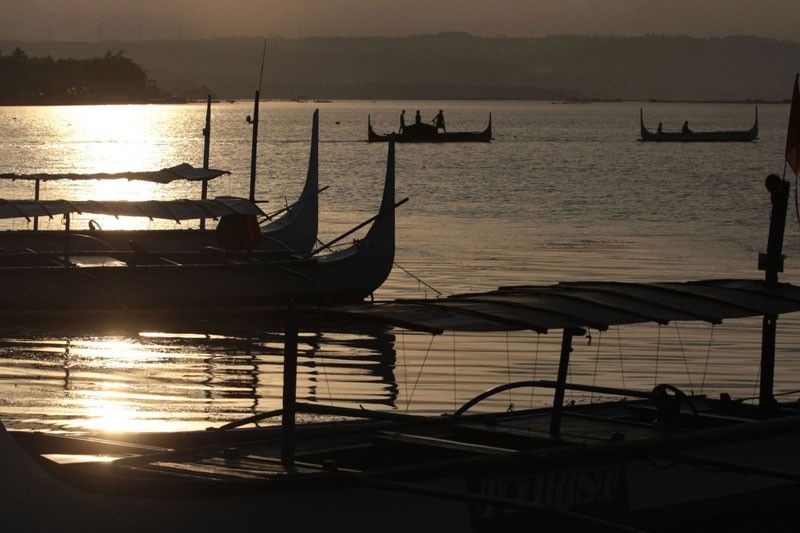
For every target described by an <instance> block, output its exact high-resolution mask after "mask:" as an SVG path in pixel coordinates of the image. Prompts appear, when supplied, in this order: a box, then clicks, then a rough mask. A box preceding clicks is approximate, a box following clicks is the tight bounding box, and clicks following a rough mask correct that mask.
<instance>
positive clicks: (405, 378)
mask: <svg viewBox="0 0 800 533" xmlns="http://www.w3.org/2000/svg"><path fill="white" fill-rule="evenodd" d="M400 353H401V355H402V356H403V362H402V365H403V383H405V385H406V386H405V387H403V391H404V392H405V394H406V403H408V367H407V366H406V333H405V330H403V329H401V330H400Z"/></svg>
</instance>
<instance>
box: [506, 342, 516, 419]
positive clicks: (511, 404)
mask: <svg viewBox="0 0 800 533" xmlns="http://www.w3.org/2000/svg"><path fill="white" fill-rule="evenodd" d="M506 372H507V373H508V384H509V385H510V384H511V353H510V352H509V349H508V331H506ZM513 410H514V402H513V400H512V394H511V389H508V411H509V412H511V411H513Z"/></svg>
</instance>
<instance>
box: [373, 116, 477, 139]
mask: <svg viewBox="0 0 800 533" xmlns="http://www.w3.org/2000/svg"><path fill="white" fill-rule="evenodd" d="M390 138H394V140H395V141H397V142H399V143H448V142H452V143H466V142H486V143H488V142H490V141H491V140H492V114H491V113H489V124H488V125H487V126H486V129H484V130H483V131H456V132H442V133H439V132H438V130H437V129H436V128H435V127H434V126H433V125H431V124H425V123H422V122H420V123H418V124H408V125H406V126H405V127H404V128H403V131H401V132H399V133H388V134H385V135H380V134H378V133H375V131H374V130H373V129H372V116H367V141H368V142H371V143H374V142H387V141H388V140H389V139H390Z"/></svg>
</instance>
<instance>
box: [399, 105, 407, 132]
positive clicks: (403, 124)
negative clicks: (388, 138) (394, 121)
mask: <svg viewBox="0 0 800 533" xmlns="http://www.w3.org/2000/svg"><path fill="white" fill-rule="evenodd" d="M404 129H406V110H405V109H403V111H401V112H400V133H403V130H404Z"/></svg>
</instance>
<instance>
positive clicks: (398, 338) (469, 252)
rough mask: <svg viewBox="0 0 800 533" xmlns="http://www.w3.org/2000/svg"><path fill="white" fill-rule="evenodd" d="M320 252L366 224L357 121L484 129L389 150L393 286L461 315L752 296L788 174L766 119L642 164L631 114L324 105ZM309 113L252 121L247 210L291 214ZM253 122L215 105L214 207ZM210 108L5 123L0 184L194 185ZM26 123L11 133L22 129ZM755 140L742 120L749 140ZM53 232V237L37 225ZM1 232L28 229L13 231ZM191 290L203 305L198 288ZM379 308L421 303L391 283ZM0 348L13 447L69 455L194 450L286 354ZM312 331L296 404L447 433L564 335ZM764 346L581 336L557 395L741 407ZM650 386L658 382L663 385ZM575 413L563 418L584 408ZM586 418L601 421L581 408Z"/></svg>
mask: <svg viewBox="0 0 800 533" xmlns="http://www.w3.org/2000/svg"><path fill="white" fill-rule="evenodd" d="M320 107H321V110H320V113H321V116H320V119H321V139H322V145H321V147H320V182H321V185H322V186H326V185H328V186H330V189H329V190H327V191H326V192H325V193H323V194H322V195H321V197H320V206H321V214H320V239H321V240H323V241H326V240H329V239H332V238H334V237H336V236H338V235H339V234H341V233H343V232H344V231H346V230H347V229H349V228H350V227H352V226H354V225H355V224H357V223H359V222H361V221H363V220H365V219H366V218H368V217H370V216H372V215H373V214H374V211H375V209H376V208H377V206H378V202H379V200H378V199H379V195H380V190H381V187H382V180H383V175H384V171H385V158H386V146H385V145H371V144H367V143H365V142H363V141H364V138H365V136H366V132H365V128H366V115H367V114H368V113H370V114H372V120H373V125H374V126H375V127H376V128H377V129H381V130H390V129H392V128H393V127H394V125H395V124H396V121H397V114H398V113H399V110H400V109H402V108H406V109H416V108H420V109H422V110H423V115H426V113H429V112H431V113H432V112H435V111H436V110H438V109H440V108H444V109H445V112H446V113H447V115H448V129H450V128H453V129H454V130H455V129H464V130H475V129H480V128H482V127H483V126H484V125H485V121H486V117H488V112H489V111H492V112H493V117H494V126H495V130H496V131H495V135H496V137H497V139H496V141H495V142H493V143H492V144H490V145H485V146H484V145H481V146H469V145H468V146H455V145H454V146H408V145H404V146H399V147H398V152H397V157H398V161H397V176H398V184H397V186H398V197H404V196H410V198H411V200H410V202H409V203H408V204H407V205H405V206H403V207H402V208H400V210H399V211H398V215H397V216H398V218H397V254H396V259H397V262H398V264H400V265H401V266H403V267H404V268H406V269H407V270H409V271H411V272H413V273H414V274H415V275H417V276H419V277H420V278H421V279H422V280H424V281H425V282H426V283H428V284H430V285H431V286H433V287H434V288H436V289H438V290H440V291H442V292H444V293H445V294H450V293H454V292H465V291H478V290H487V289H492V288H495V287H497V286H498V285H501V284H521V283H532V284H536V283H553V282H557V281H561V280H577V279H583V280H585V279H595V280H598V279H614V280H636V281H652V280H685V279H697V278H710V277H732V278H733V277H758V276H759V273H758V272H757V271H756V269H755V258H756V253H757V252H759V251H763V247H764V245H765V239H766V230H767V220H768V213H769V207H768V204H769V202H768V196H767V194H766V192H765V190H764V187H763V178H764V176H765V175H766V174H767V173H769V172H772V171H776V170H780V167H781V161H782V159H781V153H782V152H781V151H782V149H783V144H782V143H783V141H784V138H783V135H784V134H785V117H786V112H787V107H786V106H763V107H762V108H760V109H759V111H760V119H761V124H760V125H761V130H762V131H761V138H760V140H759V141H758V142H756V143H751V144H746V145H742V146H713V147H712V146H708V145H698V146H648V145H642V144H640V143H637V142H636V136H637V132H638V110H639V107H640V105H639V104H638V103H630V104H628V103H620V104H591V105H581V106H569V105H558V106H555V105H551V104H550V103H549V102H535V103H530V102H503V103H500V102H413V103H410V102H374V103H373V102H336V103H333V104H324V105H321V106H320ZM313 109H314V107H313V106H312V105H310V104H309V105H306V104H295V103H287V102H282V103H279V102H269V103H266V104H264V106H263V107H262V117H261V118H262V126H263V127H262V128H261V132H262V137H261V140H260V145H259V161H258V177H259V180H258V184H257V196H258V197H259V198H260V199H262V198H263V199H268V200H269V201H270V202H271V204H267V208H268V209H269V208H270V207H274V208H275V209H277V208H279V207H280V206H283V205H285V202H287V201H292V199H293V198H296V197H297V195H298V194H299V192H300V189H301V187H302V182H303V178H304V177H305V172H306V164H307V161H308V140H309V135H310V123H311V113H312V112H313ZM251 112H252V107H251V104H250V103H247V102H240V103H236V104H225V103H222V104H215V105H214V108H213V113H214V114H213V120H212V145H211V166H212V167H214V168H221V169H227V170H231V171H232V175H231V176H230V177H223V178H220V179H218V180H214V181H213V182H212V183H211V185H210V196H212V197H213V196H218V195H234V196H246V194H247V189H248V176H249V166H250V162H249V156H250V144H249V139H250V135H251V129H250V125H249V124H247V123H246V121H245V120H244V117H245V115H247V114H249V113H251ZM204 113H205V106H204V105H202V104H192V105H180V106H76V107H69V108H65V107H52V108H0V123H3V124H7V125H8V126H7V131H6V133H5V134H4V136H3V138H2V139H0V172H20V173H28V172H118V171H128V170H155V169H159V168H163V167H167V166H172V165H175V164H179V163H182V162H188V163H191V164H193V165H195V166H200V165H201V163H202V142H203V140H202V134H201V130H202V126H203V118H204ZM751 113H752V109H751V108H750V107H749V106H736V105H678V104H672V105H667V104H653V105H651V106H650V107H649V108H648V116H651V115H652V116H653V117H655V116H658V117H659V120H664V122H665V124H666V123H668V122H675V123H677V124H680V123H682V122H683V120H685V119H686V118H692V119H693V123H698V124H699V123H703V124H708V129H715V128H716V129H736V126H738V125H740V123H742V122H744V123H746V122H747V121H748V120H750V117H751ZM14 117H16V118H14ZM743 117H746V120H745V118H743ZM32 191H33V186H32V184H31V183H28V182H9V183H0V198H30V197H31V196H32ZM42 197H43V198H49V199H56V198H67V199H78V198H81V199H128V200H134V199H142V200H144V199H157V198H181V197H186V198H197V197H199V185H197V184H184V183H175V184H171V185H168V186H161V185H154V184H149V183H140V182H128V181H124V180H115V181H104V182H101V181H88V182H75V183H61V182H53V183H48V184H46V185H44V186H43V189H42ZM89 218H94V219H96V220H98V221H99V222H100V223H101V225H102V226H103V227H104V228H123V227H125V228H132V227H139V228H145V227H162V228H163V227H169V228H171V227H187V226H188V227H191V224H188V223H187V224H183V225H181V226H177V225H176V224H175V223H174V222H169V221H156V222H151V221H147V220H134V219H121V220H116V219H110V218H108V217H98V216H96V215H86V216H84V217H82V218H81V217H78V219H77V220H76V221H75V224H76V225H77V227H79V228H85V225H86V224H87V223H88V219H89ZM41 222H42V227H43V228H48V227H49V228H51V229H55V228H58V227H61V226H60V224H61V221H60V220H53V221H47V220H42V221H41ZM3 227H4V228H8V227H14V228H20V227H25V223H24V221H23V222H20V221H16V222H14V223H13V224H6V225H4V226H3ZM785 252H786V253H787V254H788V256H789V257H788V259H787V268H786V272H785V273H784V274H783V279H786V280H788V281H793V280H795V278H796V277H797V275H796V272H797V268H798V265H800V239H798V231H797V226H796V224H793V223H791V221H790V223H789V225H788V227H787V236H786V249H785ZM198 290H202V288H201V287H198ZM376 296H377V297H379V298H394V297H402V296H411V297H424V296H427V297H433V296H434V293H433V291H432V290H430V289H429V288H427V287H426V286H425V285H423V284H421V283H419V282H418V281H417V280H416V279H414V278H411V277H409V276H407V275H406V274H405V273H403V271H401V270H400V269H398V268H395V270H394V271H393V272H392V274H391V276H390V278H389V280H388V282H387V283H386V284H385V285H384V287H382V288H381V289H380V290H379V291H378V293H377V294H376ZM57 326H59V325H58V324H54V328H53V330H52V331H49V332H48V331H44V332H41V331H40V332H37V334H36V335H33V334H31V335H28V336H26V335H20V334H15V335H14V336H13V337H7V338H3V339H0V419H2V420H3V421H4V423H7V424H8V425H9V426H12V427H24V428H32V429H44V430H58V431H83V430H89V429H92V430H94V429H103V430H113V431H138V430H145V431H154V430H177V429H203V428H206V427H208V426H211V425H214V424H218V423H223V422H226V421H230V420H233V419H236V418H241V417H244V416H248V415H250V414H252V413H253V412H255V411H261V410H268V409H273V408H277V407H279V406H280V395H281V387H282V374H281V370H282V334H281V332H280V331H254V332H252V335H249V336H248V335H246V334H242V333H241V332H237V333H236V334H229V333H228V332H222V331H219V330H218V328H215V324H209V325H208V327H206V328H204V330H202V331H176V332H173V331H160V330H155V331H152V332H148V333H141V334H140V333H139V332H137V331H128V332H125V333H124V334H120V333H119V332H115V333H114V334H113V335H101V334H97V333H94V332H82V331H64V328H60V327H57ZM353 326H354V327H355V328H354V331H352V332H339V333H334V332H324V331H323V332H320V331H309V330H303V332H302V338H301V343H300V344H301V346H300V354H299V357H300V361H299V364H300V368H299V371H298V396H299V398H300V399H301V401H309V402H319V403H324V404H337V405H346V406H351V407H358V406H363V407H368V408H377V409H396V410H401V411H405V410H409V411H415V412H431V413H433V412H442V411H452V410H453V409H454V408H455V407H456V406H457V405H460V403H463V402H464V401H466V400H468V399H469V398H470V397H472V396H474V395H475V394H477V393H479V392H481V391H483V390H485V389H487V388H489V387H492V386H496V385H499V384H502V383H506V382H507V381H509V380H517V379H551V378H552V377H553V376H554V373H555V369H556V362H557V357H558V343H559V338H558V336H557V335H542V336H538V335H536V334H535V333H531V332H514V333H510V334H509V335H505V334H501V335H497V334H492V335H483V334H480V335H479V334H456V335H451V334H447V335H443V336H439V337H435V338H431V337H430V336H429V335H424V334H416V333H408V332H401V331H399V330H391V329H389V330H384V329H380V328H378V329H374V328H371V329H370V328H366V327H365V326H364V325H362V324H354V325H353ZM758 327H759V324H758V323H756V322H754V321H731V322H730V323H726V324H724V325H722V326H715V327H714V328H711V326H709V325H707V324H678V325H672V324H671V325H670V326H669V327H662V328H659V327H658V326H654V325H648V326H641V327H640V326H636V327H624V328H620V330H619V331H617V330H616V329H613V328H612V329H611V330H609V331H607V332H603V333H599V332H594V331H593V332H592V338H591V341H590V340H589V339H582V340H578V339H576V341H575V352H574V354H573V358H572V365H571V374H570V380H571V381H575V382H582V383H593V382H594V383H596V384H597V385H607V386H616V387H619V386H623V385H624V386H625V387H628V388H640V389H644V390H647V389H648V388H651V387H652V386H653V385H654V383H655V380H656V379H658V381H667V382H673V383H675V384H678V385H679V386H681V387H683V388H685V389H686V390H690V389H692V390H694V391H695V392H699V391H700V390H702V391H703V392H705V393H709V394H716V393H718V392H722V391H725V392H730V393H732V394H733V395H734V396H739V397H747V396H751V395H752V394H753V391H754V390H755V389H754V384H755V383H756V381H757V373H758V364H757V357H758V350H759V343H760V337H759V333H758ZM799 339H800V324H798V321H797V320H796V319H795V318H794V317H791V316H788V317H782V318H781V320H780V321H779V343H778V344H779V346H778V348H779V352H778V357H777V365H778V368H777V372H776V381H777V388H778V389H779V390H791V389H796V388H798V387H797V383H798V378H800V363H796V358H795V357H793V355H792V354H793V353H795V351H796V349H797V348H798V347H800V340H799ZM656 369H657V374H656V373H655V370H656ZM549 394H550V393H549V392H548V391H544V390H538V389H537V390H535V391H533V392H532V391H530V390H524V391H519V392H515V393H513V394H508V395H506V394H504V395H502V396H501V397H500V398H497V399H496V400H495V402H494V403H491V402H490V404H489V405H490V406H491V407H495V408H506V407H508V406H509V405H513V406H514V407H515V408H519V407H525V406H529V405H544V404H545V403H547V401H549ZM589 399H590V398H586V397H583V396H581V395H579V394H574V395H571V396H570V397H569V398H568V400H575V401H587V400H589ZM593 399H596V398H593Z"/></svg>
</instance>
